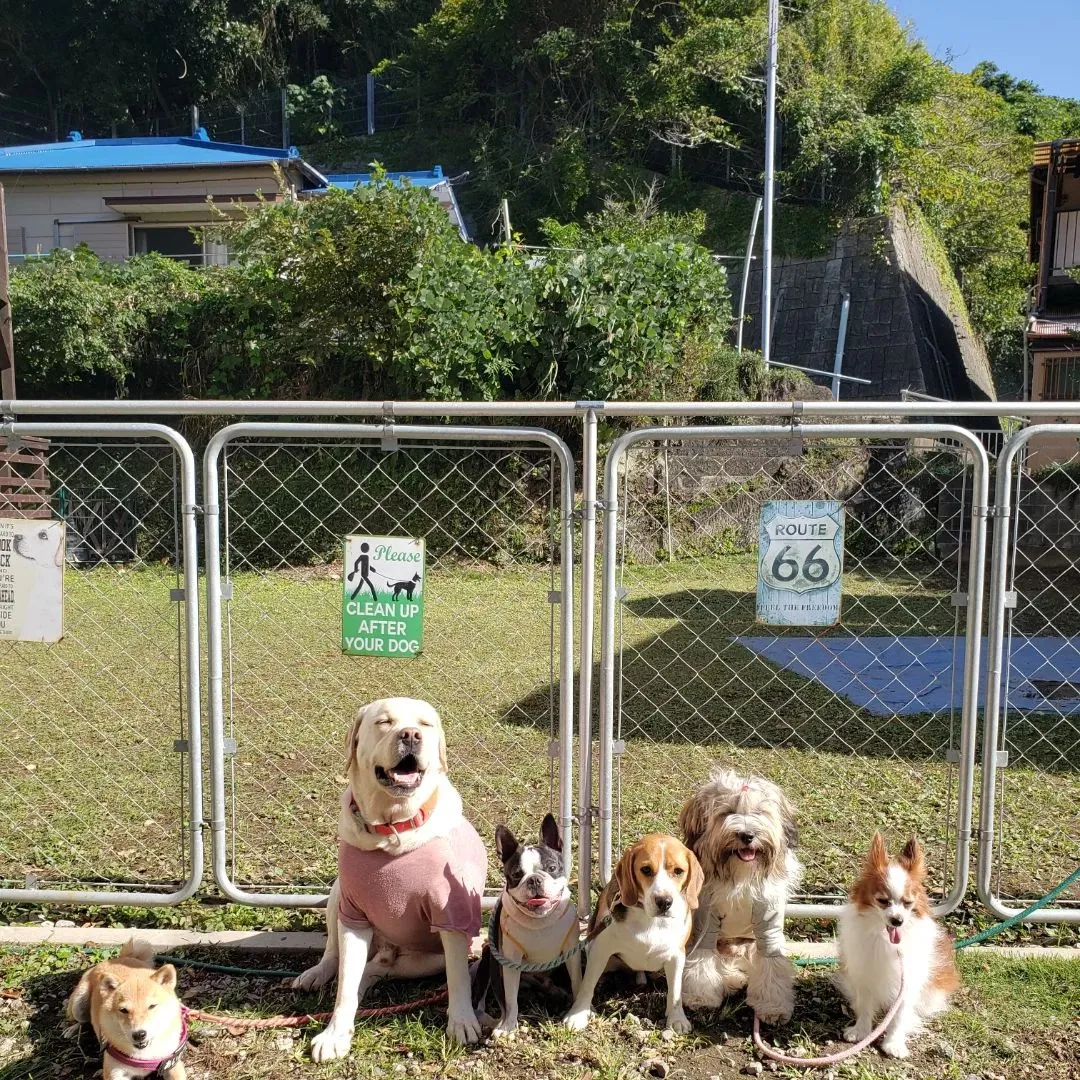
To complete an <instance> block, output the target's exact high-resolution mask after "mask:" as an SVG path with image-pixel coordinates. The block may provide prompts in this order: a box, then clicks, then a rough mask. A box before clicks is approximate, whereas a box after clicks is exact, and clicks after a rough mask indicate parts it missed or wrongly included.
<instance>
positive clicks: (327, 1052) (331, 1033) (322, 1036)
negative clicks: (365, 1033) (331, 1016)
mask: <svg viewBox="0 0 1080 1080" xmlns="http://www.w3.org/2000/svg"><path fill="white" fill-rule="evenodd" d="M351 1047H352V1028H351V1027H350V1028H349V1029H348V1030H347V1031H344V1030H339V1029H338V1028H336V1027H334V1024H333V1021H331V1022H330V1024H329V1026H328V1027H327V1028H326V1030H325V1031H320V1032H319V1034H318V1035H316V1036H315V1038H314V1039H312V1040H311V1060H312V1061H314V1062H316V1063H319V1062H322V1061H335V1060H337V1059H338V1058H343V1057H348V1054H349V1050H350V1048H351Z"/></svg>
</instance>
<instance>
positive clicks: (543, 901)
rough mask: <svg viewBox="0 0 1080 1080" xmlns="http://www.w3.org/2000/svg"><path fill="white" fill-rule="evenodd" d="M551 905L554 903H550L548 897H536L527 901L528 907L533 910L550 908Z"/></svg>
mask: <svg viewBox="0 0 1080 1080" xmlns="http://www.w3.org/2000/svg"><path fill="white" fill-rule="evenodd" d="M551 903H552V901H550V900H549V899H548V898H547V897H546V896H534V897H532V898H531V899H529V900H526V901H525V904H526V906H527V907H531V908H546V907H549V906H550V905H551Z"/></svg>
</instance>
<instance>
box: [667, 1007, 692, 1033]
mask: <svg viewBox="0 0 1080 1080" xmlns="http://www.w3.org/2000/svg"><path fill="white" fill-rule="evenodd" d="M664 1030H665V1031H674V1032H675V1034H676V1035H689V1034H690V1032H691V1031H693V1030H694V1025H693V1024H691V1023H690V1021H689V1020H688V1019H687V1018H686V1013H684V1012H683V1011H682V1009H679V1010H678V1011H677V1012H673V1013H672V1014H671V1015H670V1016H669V1017H668V1020H667V1027H666V1028H665V1029H664Z"/></svg>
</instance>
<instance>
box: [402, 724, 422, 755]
mask: <svg viewBox="0 0 1080 1080" xmlns="http://www.w3.org/2000/svg"><path fill="white" fill-rule="evenodd" d="M423 738H424V736H423V735H422V734H421V733H420V729H419V728H406V729H405V730H404V731H402V732H401V733H400V734H399V735H398V739H399V740H400V742H401V744H402V746H408V747H411V748H412V749H414V750H415V749H416V748H417V747H418V746H419V745H420V743H421V742H422V741H423Z"/></svg>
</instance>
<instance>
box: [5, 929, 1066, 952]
mask: <svg viewBox="0 0 1080 1080" xmlns="http://www.w3.org/2000/svg"><path fill="white" fill-rule="evenodd" d="M133 937H137V938H139V939H140V940H142V941H148V942H149V943H150V944H151V945H153V946H154V948H155V949H156V950H157V951H158V952H168V951H170V950H172V949H184V948H192V947H195V946H198V947H202V948H205V947H207V946H217V947H219V948H222V949H230V950H238V951H244V952H254V953H274V952H306V953H312V952H321V951H322V948H323V946H324V945H325V944H326V936H325V935H324V934H320V933H316V932H313V931H311V932H297V931H289V932H277V931H271V930H216V931H209V932H206V931H198V930H125V929H123V928H122V927H98V928H89V929H88V928H83V927H78V926H0V948H3V947H4V946H6V945H18V946H28V945H41V946H56V945H80V946H86V945H105V946H120V945H123V944H124V942H126V941H129V940H130V939H131V938H133ZM788 947H789V950H790V952H791V954H792V955H793V956H806V957H814V958H820V957H826V956H835V955H836V942H835V941H789V942H788ZM968 951H969V952H972V951H977V952H980V953H988V954H990V955H994V956H1008V957H1011V958H1013V959H1031V958H1044V959H1064V960H1080V946H1074V947H1071V948H1070V947H1066V946H1060V945H1047V946H1039V945H975V946H973V947H972V949H970V950H968Z"/></svg>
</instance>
